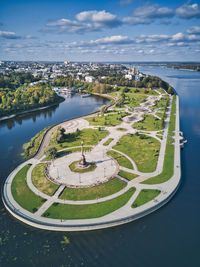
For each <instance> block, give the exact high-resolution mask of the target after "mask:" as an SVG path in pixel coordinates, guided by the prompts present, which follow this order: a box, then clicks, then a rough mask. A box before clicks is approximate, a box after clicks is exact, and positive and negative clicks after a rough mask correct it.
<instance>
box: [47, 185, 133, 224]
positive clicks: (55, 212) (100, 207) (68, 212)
mask: <svg viewBox="0 0 200 267" xmlns="http://www.w3.org/2000/svg"><path fill="white" fill-rule="evenodd" d="M134 192H135V188H134V187H132V188H130V189H129V190H128V191H127V192H125V193H124V194H122V195H120V196H118V197H116V198H113V199H111V200H107V201H104V202H99V203H95V204H88V205H69V204H60V203H55V204H54V205H52V206H51V207H50V208H48V210H47V211H46V212H45V213H44V214H43V216H44V217H48V218H54V219H65V220H67V219H68V220H69V219H90V218H98V217H102V216H104V215H106V214H109V213H111V212H113V211H115V210H117V209H119V208H121V207H123V206H124V205H125V204H126V203H127V202H128V201H129V199H130V198H131V196H132V195H133V194H134Z"/></svg>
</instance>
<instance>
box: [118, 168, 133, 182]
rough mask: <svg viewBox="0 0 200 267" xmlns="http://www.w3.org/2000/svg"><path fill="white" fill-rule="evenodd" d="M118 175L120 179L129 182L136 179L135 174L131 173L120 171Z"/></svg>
mask: <svg viewBox="0 0 200 267" xmlns="http://www.w3.org/2000/svg"><path fill="white" fill-rule="evenodd" d="M118 174H119V176H121V177H123V178H125V179H127V180H129V181H131V180H133V179H135V178H136V177H138V175H137V174H133V173H130V172H125V171H122V170H120V171H119V173H118Z"/></svg>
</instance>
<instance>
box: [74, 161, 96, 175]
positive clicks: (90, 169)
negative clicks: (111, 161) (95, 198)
mask: <svg viewBox="0 0 200 267" xmlns="http://www.w3.org/2000/svg"><path fill="white" fill-rule="evenodd" d="M78 162H79V160H78V161H74V162H72V163H71V164H70V165H69V168H70V170H71V171H72V172H79V173H85V172H91V171H94V170H95V169H96V167H97V166H96V164H91V165H90V166H89V167H88V168H83V169H81V168H77V167H76V164H77V163H78Z"/></svg>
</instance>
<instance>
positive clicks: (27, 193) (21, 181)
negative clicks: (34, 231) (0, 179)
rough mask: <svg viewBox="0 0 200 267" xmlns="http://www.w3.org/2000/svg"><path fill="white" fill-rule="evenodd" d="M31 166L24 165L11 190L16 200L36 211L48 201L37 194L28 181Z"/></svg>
mask: <svg viewBox="0 0 200 267" xmlns="http://www.w3.org/2000/svg"><path fill="white" fill-rule="evenodd" d="M30 167H31V165H30V164H28V165H26V166H24V167H23V168H22V169H21V170H20V171H19V172H18V173H17V174H16V175H15V177H14V179H13V181H12V185H11V191H12V195H13V198H14V199H15V201H16V202H17V203H18V204H19V205H20V206H21V207H22V208H24V209H26V210H28V211H30V212H32V213H34V212H36V211H37V210H38V208H39V207H40V206H41V205H42V204H43V203H44V202H45V201H46V200H45V199H43V198H41V197H39V196H37V195H35V194H34V193H33V192H32V191H31V190H30V189H29V187H28V185H27V183H26V175H27V172H28V170H29V168H30Z"/></svg>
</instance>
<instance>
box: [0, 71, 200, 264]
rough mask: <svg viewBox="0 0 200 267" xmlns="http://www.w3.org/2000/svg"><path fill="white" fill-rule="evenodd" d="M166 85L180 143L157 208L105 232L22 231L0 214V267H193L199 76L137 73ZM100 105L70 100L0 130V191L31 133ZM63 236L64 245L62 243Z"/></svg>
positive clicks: (199, 222)
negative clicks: (165, 197) (173, 188)
mask: <svg viewBox="0 0 200 267" xmlns="http://www.w3.org/2000/svg"><path fill="white" fill-rule="evenodd" d="M140 70H141V71H143V72H144V73H147V74H153V75H157V76H160V77H161V78H163V79H164V80H166V81H168V82H169V83H170V84H171V85H172V86H173V87H174V88H175V89H176V91H177V92H178V94H179V96H180V124H181V130H182V131H183V133H184V137H185V138H186V139H187V140H188V143H187V144H186V145H185V148H184V149H183V150H182V152H181V158H182V183H181V186H180V188H179V190H178V192H177V193H176V195H175V196H174V198H173V199H172V200H171V201H170V202H169V203H168V204H167V205H166V206H164V207H163V208H161V209H159V210H158V211H156V212H154V213H153V214H151V215H148V216H146V217H144V218H142V219H139V220H137V221H134V222H132V223H129V224H125V225H122V226H119V227H114V228H110V229H105V230H98V231H91V232H77V233H67V232H66V233H63V232H49V231H43V230H38V229H35V228H32V227H29V226H27V225H25V224H23V223H21V222H19V221H17V220H16V219H14V218H13V217H12V216H11V215H9V214H8V212H7V211H6V210H5V209H4V208H3V206H2V202H1V203H0V204H1V210H0V266H2V267H4V266H6V267H7V266H43V267H45V266H53V267H54V266H56V267H57V266H59V267H60V266H71V267H74V266H87V267H90V266H99V267H100V266H101V267H104V266H106V267H107V266H108V267H114V266H115V267H118V266H119V267H121V266H124V267H129V266H130V267H133V266H136V267H137V266H139V267H140V266H141V267H142V266H150V267H151V266H162V267H165V266H166V267H168V266H178V267H179V266H181V267H183V266H195V267H196V266H200V254H199V237H200V227H199V226H200V212H199V203H200V193H199V186H200V179H199V177H200V175H199V173H200V164H199V163H200V160H199V148H200V73H198V72H191V71H183V70H174V69H166V68H161V67H150V66H143V67H140ZM105 102H106V100H103V99H101V98H93V97H90V98H85V99H81V98H80V97H79V96H75V97H73V98H71V99H66V101H65V102H63V103H61V104H60V105H59V106H57V107H54V108H50V109H48V110H46V111H40V112H37V113H34V114H32V115H26V116H23V117H20V118H17V119H15V120H11V121H8V122H4V123H1V124H0V184H1V188H2V186H3V182H4V181H5V178H6V177H7V175H8V174H9V173H10V172H11V171H12V170H13V169H14V168H15V167H16V166H17V165H18V164H19V163H20V162H21V161H22V159H21V157H20V153H21V146H22V144H23V143H24V142H27V141H28V140H29V139H30V138H31V137H32V136H34V135H35V134H36V133H37V132H38V131H40V130H41V129H43V128H44V127H47V126H48V125H52V124H54V123H57V122H60V121H62V120H64V119H69V118H71V117H76V116H80V115H84V114H87V113H89V112H92V111H94V110H96V109H98V108H99V107H100V106H101V105H102V104H105ZM63 236H67V238H68V239H69V241H70V242H69V244H64V243H63V242H62V241H63Z"/></svg>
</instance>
